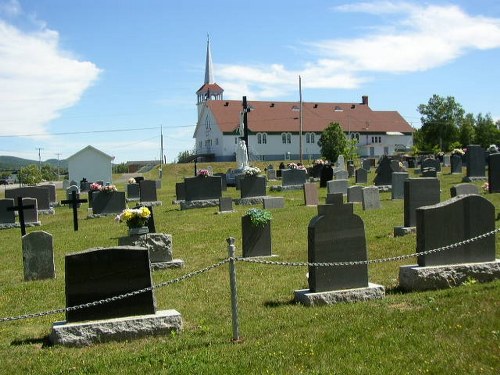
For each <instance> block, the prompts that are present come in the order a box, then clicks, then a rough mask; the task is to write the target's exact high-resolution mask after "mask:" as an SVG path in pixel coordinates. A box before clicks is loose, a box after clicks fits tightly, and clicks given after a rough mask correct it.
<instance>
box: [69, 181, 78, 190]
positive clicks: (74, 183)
mask: <svg viewBox="0 0 500 375" xmlns="http://www.w3.org/2000/svg"><path fill="white" fill-rule="evenodd" d="M69 186H78V182H76V181H75V180H71V181H70V182H69ZM78 189H80V188H78Z"/></svg>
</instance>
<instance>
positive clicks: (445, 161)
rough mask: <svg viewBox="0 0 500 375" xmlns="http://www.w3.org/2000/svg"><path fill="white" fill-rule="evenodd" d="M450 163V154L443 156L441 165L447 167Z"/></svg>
mask: <svg viewBox="0 0 500 375" xmlns="http://www.w3.org/2000/svg"><path fill="white" fill-rule="evenodd" d="M450 165H451V157H450V155H448V154H447V155H444V156H443V167H449V166H450Z"/></svg>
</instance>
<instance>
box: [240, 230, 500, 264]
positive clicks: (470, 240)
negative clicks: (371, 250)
mask: <svg viewBox="0 0 500 375" xmlns="http://www.w3.org/2000/svg"><path fill="white" fill-rule="evenodd" d="M498 231H500V228H497V229H494V230H492V231H491V232H487V233H484V234H480V235H478V236H476V237H472V238H469V239H467V240H463V241H460V242H457V243H454V244H451V245H447V246H443V247H439V248H437V249H431V250H426V251H421V252H419V253H413V254H406V255H398V256H394V257H390V258H382V259H369V260H359V261H350V262H330V263H328V262H318V263H310V262H274V261H271V260H265V259H256V258H243V257H237V258H235V259H236V260H238V261H242V262H247V263H259V264H271V265H275V266H292V267H303V266H309V267H338V266H355V265H368V264H374V263H385V262H394V261H398V260H404V259H408V258H414V257H417V256H421V255H427V254H433V253H438V252H441V251H445V250H449V249H453V248H456V247H460V246H462V245H466V244H469V243H471V242H474V241H477V240H480V239H483V238H486V237H488V236H491V235H492V234H495V233H496V232H498Z"/></svg>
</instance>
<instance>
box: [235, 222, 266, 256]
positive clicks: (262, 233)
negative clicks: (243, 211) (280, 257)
mask: <svg viewBox="0 0 500 375" xmlns="http://www.w3.org/2000/svg"><path fill="white" fill-rule="evenodd" d="M241 231H242V237H243V257H245V258H247V257H258V256H271V222H270V221H269V222H268V223H267V224H264V225H258V226H256V225H254V224H253V223H252V221H251V219H250V216H249V215H245V216H243V217H242V218H241Z"/></svg>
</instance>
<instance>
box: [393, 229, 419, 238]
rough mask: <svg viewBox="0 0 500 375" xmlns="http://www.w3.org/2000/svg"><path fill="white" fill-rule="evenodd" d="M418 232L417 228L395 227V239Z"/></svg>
mask: <svg viewBox="0 0 500 375" xmlns="http://www.w3.org/2000/svg"><path fill="white" fill-rule="evenodd" d="M416 232H417V227H394V237H403V236H406V235H407V234H412V233H416Z"/></svg>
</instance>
